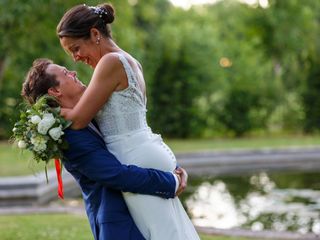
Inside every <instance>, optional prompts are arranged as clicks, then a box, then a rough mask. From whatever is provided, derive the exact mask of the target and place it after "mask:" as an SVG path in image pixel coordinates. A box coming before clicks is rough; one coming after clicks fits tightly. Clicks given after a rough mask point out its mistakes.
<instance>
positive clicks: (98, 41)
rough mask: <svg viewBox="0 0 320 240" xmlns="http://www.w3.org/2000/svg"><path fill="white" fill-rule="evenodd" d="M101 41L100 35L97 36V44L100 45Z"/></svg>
mask: <svg viewBox="0 0 320 240" xmlns="http://www.w3.org/2000/svg"><path fill="white" fill-rule="evenodd" d="M99 43H100V37H98V38H97V41H96V44H97V45H99Z"/></svg>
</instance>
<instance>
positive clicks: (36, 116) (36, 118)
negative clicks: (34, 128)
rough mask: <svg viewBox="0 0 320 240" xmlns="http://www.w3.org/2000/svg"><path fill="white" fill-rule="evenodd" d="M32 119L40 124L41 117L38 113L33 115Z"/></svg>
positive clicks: (34, 122)
mask: <svg viewBox="0 0 320 240" xmlns="http://www.w3.org/2000/svg"><path fill="white" fill-rule="evenodd" d="M30 120H31V122H32V123H33V124H38V123H39V122H40V121H41V118H40V117H39V116H38V115H33V116H32V117H31V119H30Z"/></svg>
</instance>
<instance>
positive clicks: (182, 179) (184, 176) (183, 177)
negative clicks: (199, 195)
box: [174, 167, 188, 196]
mask: <svg viewBox="0 0 320 240" xmlns="http://www.w3.org/2000/svg"><path fill="white" fill-rule="evenodd" d="M174 172H175V174H176V175H177V176H178V179H179V183H180V184H179V187H178V190H177V192H176V196H179V195H180V194H181V193H182V192H183V191H184V190H185V189H186V187H187V182H188V173H187V171H186V170H185V169H183V168H182V167H178V168H176V170H175V171H174Z"/></svg>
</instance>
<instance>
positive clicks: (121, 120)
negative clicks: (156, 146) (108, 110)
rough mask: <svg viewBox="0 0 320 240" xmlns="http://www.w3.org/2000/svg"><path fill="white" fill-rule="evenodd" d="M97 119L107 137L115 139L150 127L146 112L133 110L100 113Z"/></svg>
mask: <svg viewBox="0 0 320 240" xmlns="http://www.w3.org/2000/svg"><path fill="white" fill-rule="evenodd" d="M96 121H97V123H98V125H99V127H100V131H101V133H102V135H103V136H104V138H105V139H114V138H116V137H119V136H123V135H127V134H132V133H134V132H137V131H143V130H145V129H148V128H149V127H148V124H147V120H146V115H145V112H133V113H126V114H122V115H111V114H105V115H99V116H98V117H96ZM108 141H109V140H108Z"/></svg>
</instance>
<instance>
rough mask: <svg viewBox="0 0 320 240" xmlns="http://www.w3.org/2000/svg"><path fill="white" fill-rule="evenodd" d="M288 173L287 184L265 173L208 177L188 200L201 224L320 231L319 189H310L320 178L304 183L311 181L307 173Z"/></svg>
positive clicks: (279, 178) (190, 209)
mask: <svg viewBox="0 0 320 240" xmlns="http://www.w3.org/2000/svg"><path fill="white" fill-rule="evenodd" d="M318 176H319V174H317V178H313V179H314V180H316V179H318ZM287 177H289V179H287V180H286V182H287V183H288V184H284V182H285V181H284V179H285V177H284V176H277V175H275V176H273V177H270V176H268V175H267V174H266V173H260V174H257V175H253V176H250V177H239V178H236V177H230V178H228V177H225V178H219V179H218V178H216V179H206V180H205V181H202V182H201V183H200V184H199V185H198V186H196V187H195V191H194V192H193V193H192V194H191V195H190V196H189V197H188V198H187V199H186V200H185V204H186V206H187V208H188V211H189V213H190V214H191V216H192V218H193V221H194V223H195V224H196V225H199V226H212V227H217V228H233V227H240V226H241V227H245V228H251V229H252V230H263V229H273V230H277V231H285V230H286V231H297V232H300V233H307V232H314V233H320V191H319V190H317V189H308V187H309V186H315V185H314V184H318V183H319V181H317V182H316V183H312V184H310V185H309V186H303V185H304V184H302V183H301V182H303V183H308V182H309V180H308V181H306V178H305V177H301V178H300V179H302V180H301V181H297V179H294V178H293V179H292V176H287ZM290 178H291V179H292V181H290ZM284 185H287V187H285V186H284ZM292 185H294V187H295V188H292ZM317 186H318V185H317Z"/></svg>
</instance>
